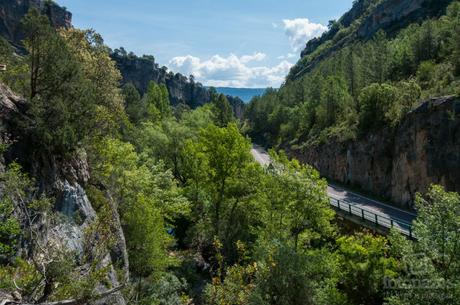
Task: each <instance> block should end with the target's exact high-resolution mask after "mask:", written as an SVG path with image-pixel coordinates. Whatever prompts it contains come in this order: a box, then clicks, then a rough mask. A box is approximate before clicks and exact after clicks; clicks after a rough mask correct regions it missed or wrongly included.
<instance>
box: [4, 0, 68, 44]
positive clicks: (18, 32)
mask: <svg viewBox="0 0 460 305" xmlns="http://www.w3.org/2000/svg"><path fill="white" fill-rule="evenodd" d="M33 7H35V8H38V9H39V10H40V11H41V12H42V13H43V14H45V15H47V16H48V17H49V19H50V21H51V24H52V25H53V26H54V27H56V28H58V27H65V28H69V27H71V26H72V14H71V13H70V12H68V11H67V10H66V9H65V8H63V7H60V6H59V5H57V4H56V3H54V2H52V1H44V0H2V1H1V2H0V36H2V37H4V38H6V39H7V40H8V41H9V42H10V43H11V44H13V45H14V46H16V47H18V46H20V45H21V41H22V40H23V39H24V34H23V31H22V29H21V22H20V21H21V20H22V18H23V17H24V16H25V15H26V14H27V12H28V11H29V9H31V8H33Z"/></svg>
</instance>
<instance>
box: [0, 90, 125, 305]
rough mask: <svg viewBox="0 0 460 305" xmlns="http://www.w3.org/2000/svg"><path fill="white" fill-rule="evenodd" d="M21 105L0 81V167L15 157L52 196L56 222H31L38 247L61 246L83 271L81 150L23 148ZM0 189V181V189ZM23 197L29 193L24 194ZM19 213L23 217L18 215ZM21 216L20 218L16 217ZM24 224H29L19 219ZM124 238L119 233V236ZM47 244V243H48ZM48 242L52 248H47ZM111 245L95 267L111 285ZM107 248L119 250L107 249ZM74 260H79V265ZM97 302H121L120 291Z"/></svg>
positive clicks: (87, 217)
mask: <svg viewBox="0 0 460 305" xmlns="http://www.w3.org/2000/svg"><path fill="white" fill-rule="evenodd" d="M26 107H27V102H26V101H25V100H24V99H22V98H20V97H19V96H17V95H16V94H14V93H13V92H12V91H11V90H10V89H9V88H7V87H6V86H5V85H3V84H1V83H0V136H1V137H0V143H1V142H2V141H3V138H4V137H5V136H7V137H8V138H9V142H10V143H11V144H10V147H9V149H8V151H7V152H6V153H5V154H4V156H3V155H0V172H3V171H4V170H5V168H6V166H7V165H8V164H9V163H11V162H13V161H14V162H18V163H20V164H21V166H22V167H23V168H24V169H25V170H27V171H28V172H29V174H30V176H31V177H32V178H33V179H34V180H35V181H36V183H37V187H38V191H39V192H40V193H44V194H46V195H47V196H48V197H50V198H53V199H54V200H55V201H54V204H53V213H55V214H56V215H58V216H59V217H58V219H59V221H53V222H49V223H48V222H47V223H46V224H45V222H42V221H40V222H39V223H36V224H34V225H33V226H36V231H37V232H38V233H37V236H36V237H35V239H36V240H37V242H38V243H41V244H42V245H45V246H43V247H41V248H43V249H45V250H47V251H52V250H49V249H56V248H57V249H65V251H69V252H70V253H73V254H75V257H76V264H77V265H78V266H79V267H81V268H82V270H84V269H85V268H86V265H85V264H88V262H85V263H82V262H81V260H82V258H83V257H88V256H89V257H91V255H92V253H91V251H92V249H88V246H87V245H86V243H87V240H88V239H87V236H86V234H87V229H88V228H89V227H90V226H92V225H93V224H94V223H95V222H96V221H97V217H98V215H97V214H96V212H95V210H94V209H93V206H92V204H91V202H90V201H89V199H88V197H87V195H86V192H85V186H86V184H87V183H88V179H89V177H90V173H89V167H88V164H87V159H86V154H85V152H84V151H80V152H79V153H77V154H75V155H74V156H73V157H66V158H62V157H60V156H50V155H37V154H31V153H30V150H29V149H28V145H27V139H26V138H24V137H22V135H21V132H20V129H18V128H16V127H17V126H16V125H15V123H14V121H15V118H17V117H18V116H22V115H23V113H24V111H23V109H25V108H26ZM1 188H2V185H1V182H0V190H1ZM27 196H33V195H32V194H27ZM14 204H15V206H16V209H15V210H18V211H20V210H21V208H19V205H20V204H19V203H14ZM24 218H25V217H24ZM19 219H22V217H19ZM22 225H23V226H24V227H28V226H29V227H30V224H22ZM121 239H122V241H121V242H122V243H124V237H121ZM48 246H49V247H48ZM51 246H52V247H51ZM112 250H118V249H107V252H106V254H105V257H104V258H103V260H102V261H101V262H100V266H101V268H106V267H107V269H108V273H107V279H106V280H107V282H108V283H110V286H111V287H117V286H119V284H120V283H119V281H118V276H117V274H116V272H115V270H114V268H113V266H112V261H113V260H123V259H122V258H121V257H111V255H110V253H111V251H112ZM30 251H31V249H29V245H27V244H24V245H22V249H21V251H20V252H22V253H27V254H26V255H30ZM112 252H119V253H120V252H123V251H121V250H119V251H112ZM80 264H83V265H82V266H81V265H80ZM96 289H97V290H98V292H99V293H104V292H105V291H107V290H108V288H107V286H106V285H103V284H101V285H99V286H98V287H96ZM98 304H107V305H109V304H117V305H124V304H126V302H125V300H124V298H123V296H122V295H121V294H120V293H119V292H118V293H114V294H111V295H110V296H109V297H106V298H105V299H102V300H101V301H99V302H98Z"/></svg>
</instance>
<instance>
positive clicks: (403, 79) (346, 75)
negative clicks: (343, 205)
mask: <svg viewBox="0 0 460 305" xmlns="http://www.w3.org/2000/svg"><path fill="white" fill-rule="evenodd" d="M428 2H429V1H428ZM448 2H449V3H450V5H447V4H448ZM382 10H383V11H382ZM392 10H393V11H392ZM391 11H392V12H393V13H390V12H391ZM404 13H407V14H408V16H415V17H417V18H415V17H413V19H410V18H409V17H408V16H406V17H407V18H409V19H407V18H405V17H404ZM409 13H410V14H409ZM459 13H460V6H459V2H458V1H434V2H433V1H431V2H429V3H425V2H423V1H415V0H404V1H357V2H355V4H354V7H353V9H352V10H351V11H350V12H349V13H347V14H346V15H344V17H342V18H341V19H339V21H337V22H334V23H331V29H330V31H329V32H327V33H325V34H324V35H323V36H322V38H320V39H317V40H314V41H312V42H309V43H308V44H307V49H306V51H305V52H304V53H303V57H302V59H301V60H300V61H299V63H298V64H297V65H296V66H295V67H294V68H293V70H292V71H291V74H290V75H289V76H288V78H287V80H286V83H285V84H284V86H283V87H282V88H281V89H280V90H279V91H269V92H268V93H266V94H265V95H264V96H263V97H261V98H256V99H254V100H253V101H252V103H251V104H250V105H249V106H248V107H247V112H246V117H247V120H248V130H249V134H250V135H251V136H252V137H253V138H254V139H256V140H258V141H261V142H264V143H266V144H268V145H270V146H275V147H280V148H285V149H289V150H294V151H297V152H296V155H303V153H302V152H304V153H305V155H309V156H310V157H309V158H307V159H308V161H309V162H311V163H315V164H321V163H322V164H326V163H327V162H326V160H323V159H322V158H324V156H325V155H322V154H318V155H315V154H314V151H321V147H322V145H324V144H327V143H343V145H342V144H340V145H336V150H335V151H331V152H330V153H329V154H328V156H329V158H333V156H341V157H340V158H343V162H341V163H340V162H339V163H337V164H341V165H340V166H341V167H342V168H339V167H337V164H333V161H334V160H330V163H329V164H328V165H327V167H320V168H319V169H320V170H322V171H323V172H324V174H325V175H326V174H327V175H329V176H330V177H331V178H336V179H337V180H339V181H341V182H344V183H352V184H356V186H358V187H363V188H365V189H366V190H367V191H369V192H373V193H375V194H378V195H382V196H384V197H387V198H392V199H393V200H395V201H397V202H399V203H401V204H406V203H408V202H410V201H412V200H413V199H414V194H415V192H417V191H422V192H423V191H425V190H426V188H427V186H428V185H429V184H430V183H433V182H442V183H444V185H445V186H447V187H449V188H450V189H452V190H457V191H458V189H457V188H458V185H455V184H452V183H448V182H446V181H444V177H445V176H447V175H448V173H447V172H442V173H436V174H435V173H433V172H432V171H430V170H429V168H431V167H433V166H435V165H434V164H433V163H430V162H432V160H433V159H430V158H428V159H425V160H426V162H425V163H424V164H420V166H423V167H425V169H423V168H418V170H419V171H426V172H428V173H429V174H428V175H427V178H426V179H425V181H424V183H422V185H418V186H415V185H413V183H412V182H411V181H406V180H404V181H402V182H400V181H398V180H397V179H396V180H392V178H391V176H392V174H391V172H392V171H395V175H398V171H400V175H401V176H403V174H402V172H403V171H404V168H399V167H398V166H399V163H398V162H397V161H396V159H397V156H396V152H395V148H394V146H393V144H392V143H393V142H397V141H398V137H399V136H400V132H401V131H400V130H399V129H398V128H400V127H401V125H402V124H403V123H404V121H405V119H406V116H407V114H408V113H409V112H410V111H412V110H413V109H415V108H417V107H418V106H419V105H420V104H421V103H422V102H423V101H425V100H427V99H430V98H434V97H440V96H445V95H456V94H459V88H460V82H459V76H460V62H459V58H460V57H459V54H460V20H459ZM398 14H399V15H400V17H399V19H398V18H396V17H395V18H394V19H395V21H394V22H396V24H398V25H400V26H398V27H396V26H391V24H393V23H391V22H383V21H384V20H389V19H391V18H390V17H391V16H393V17H394V16H397V15H398ZM389 16H390V17H389ZM422 17H423V18H422ZM353 18H354V19H353ZM388 18H389V19H388ZM400 19H401V20H400ZM366 20H373V21H375V22H371V21H366ZM403 21H404V22H403ZM408 21H411V23H408ZM379 22H381V25H382V26H381V28H380V29H379V27H378V25H379V24H380V23H379ZM401 22H402V23H401ZM376 27H377V28H376ZM361 29H365V30H366V31H365V32H366V33H368V34H369V35H368V34H366V35H364V34H363V35H361V34H360V33H361V32H362V31H364V30H361ZM341 33H342V34H341ZM342 36H343V37H342ZM338 37H342V38H340V39H339V38H338ZM344 41H345V42H344ZM305 67H309V68H308V69H305ZM299 71H303V72H301V73H300V74H299ZM296 75H297V76H296ZM454 104H455V102H454ZM454 109H456V107H454ZM444 114H445V115H444V116H442V115H441V117H443V120H444V122H443V123H440V124H450V123H448V122H451V121H450V120H454V121H458V116H457V115H456V114H455V112H454V113H453V114H452V115H451V116H449V115H447V113H446V112H444ZM455 126H456V125H455ZM382 130H386V132H385V135H386V136H384V137H383V138H380V141H379V143H380V144H381V146H382V147H383V146H384V147H385V148H383V149H382V154H381V155H384V156H385V157H388V159H389V160H390V161H389V162H390V163H395V166H393V167H392V166H390V167H389V166H387V164H386V163H384V162H386V161H385V160H388V159H387V158H379V157H378V156H377V155H373V154H372V152H371V150H370V149H365V150H363V151H362V152H358V151H356V150H353V149H351V147H352V145H353V143H357V141H359V142H360V143H365V142H366V141H369V145H368V147H370V143H372V140H371V139H372V137H373V135H375V134H381V131H382ZM454 130H455V129H454ZM454 130H452V131H453V133H452V134H451V136H450V137H453V138H452V139H453V140H452V141H453V142H452V147H457V146H458V141H457V140H456V138H455V136H454V135H455V134H456V133H455V131H454ZM366 139H367V140H366ZM443 139H444V138H443ZM448 139H450V138H449V137H448ZM428 141H430V140H429V139H428ZM434 142H436V143H440V142H442V139H434ZM384 143H389V144H388V145H386V146H385V145H384ZM449 143H450V142H449ZM372 147H373V146H372ZM421 147H422V148H423V149H422V150H423V151H415V150H414V149H415V147H414V146H412V145H408V144H406V145H405V146H403V147H400V148H398V149H399V150H400V151H403V152H404V153H405V154H407V155H409V156H412V159H417V158H422V159H423V156H424V155H427V154H429V151H427V149H429V146H426V145H425V146H423V145H422V146H421ZM443 148H444V147H443V146H437V147H435V149H437V152H439V151H442V149H443ZM353 152H354V153H353ZM379 156H380V155H379ZM315 158H317V160H315ZM451 158H453V159H455V158H458V156H457V157H456V156H451ZM352 159H354V160H368V161H366V162H368V163H366V166H367V167H368V169H367V170H359V169H356V168H352V166H353V162H352ZM455 160H457V161H458V159H455ZM454 162H455V161H454ZM350 164H351V165H350ZM350 166H351V168H350ZM343 168H345V169H343ZM446 170H447V169H446ZM334 171H335V172H336V173H337V174H333V172H334ZM340 173H342V174H340ZM412 174H413V173H410V174H409V175H412ZM372 175H376V176H378V178H376V179H379V180H384V179H387V181H385V183H384V185H385V186H386V187H383V188H382V187H381V186H382V183H380V182H378V181H377V180H375V179H374V178H373V177H372ZM359 176H361V177H359ZM350 177H352V178H350ZM400 183H403V188H402V189H401V185H399V184H400ZM394 188H398V191H395V189H394ZM393 192H394V193H393ZM408 194H409V195H408Z"/></svg>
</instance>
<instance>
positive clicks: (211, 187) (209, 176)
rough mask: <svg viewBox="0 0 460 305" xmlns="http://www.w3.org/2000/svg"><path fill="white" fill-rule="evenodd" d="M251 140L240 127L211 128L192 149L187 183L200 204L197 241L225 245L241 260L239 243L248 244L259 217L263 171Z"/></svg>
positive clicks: (229, 256) (227, 254) (226, 250)
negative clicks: (257, 197)
mask: <svg viewBox="0 0 460 305" xmlns="http://www.w3.org/2000/svg"><path fill="white" fill-rule="evenodd" d="M250 147H251V145H250V142H249V140H248V139H246V138H244V137H243V136H242V135H241V134H240V132H239V130H238V128H237V127H236V125H235V124H233V123H231V124H229V125H228V126H227V127H225V128H219V127H217V126H215V125H209V126H208V127H207V128H206V129H204V130H202V132H201V133H200V137H199V139H198V141H195V142H190V141H189V143H188V145H187V148H186V153H185V155H186V156H187V158H188V160H187V161H186V162H187V164H188V170H187V172H188V180H187V185H188V188H189V190H190V195H191V196H190V198H191V200H192V202H193V203H194V206H195V211H196V212H195V213H196V214H195V215H194V217H195V218H196V222H197V223H196V225H195V228H194V239H195V241H198V242H200V240H202V242H203V243H206V244H208V245H210V244H211V243H212V242H213V240H214V238H217V239H219V240H220V241H221V242H222V243H223V246H224V248H223V251H224V253H225V257H226V258H227V259H228V260H229V261H230V262H232V261H234V260H235V259H236V256H237V255H236V248H235V243H236V241H238V240H241V241H242V242H245V243H247V242H248V241H250V240H251V239H253V236H252V235H251V232H250V230H249V227H250V225H251V223H252V222H253V221H254V217H256V212H257V208H255V205H256V204H257V202H256V200H255V198H256V197H255V196H256V195H257V194H256V187H257V180H258V177H259V173H260V171H259V169H258V168H257V167H256V166H255V163H254V162H253V161H252V156H251V155H250V153H249V151H250Z"/></svg>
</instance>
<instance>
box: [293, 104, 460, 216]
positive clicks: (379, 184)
mask: <svg viewBox="0 0 460 305" xmlns="http://www.w3.org/2000/svg"><path fill="white" fill-rule="evenodd" d="M291 154H292V155H293V156H295V157H296V158H298V159H299V160H301V161H303V162H306V163H309V164H311V165H313V166H314V167H316V168H317V169H318V170H319V171H320V172H321V174H322V175H323V176H325V177H327V178H330V179H332V180H335V181H338V182H341V183H344V184H348V185H352V186H357V187H360V188H361V189H363V190H365V191H368V192H370V193H373V194H376V195H379V196H381V197H384V198H386V199H389V200H391V201H392V202H394V203H397V204H399V205H401V206H403V207H409V208H411V207H413V200H414V197H415V194H416V193H417V192H421V193H424V192H425V191H426V190H427V189H428V187H429V186H430V184H433V183H435V184H440V185H443V186H445V187H446V189H447V190H449V191H456V192H459V191H460V99H459V98H454V97H448V98H440V99H435V100H430V101H427V102H425V103H423V104H422V105H421V106H419V107H418V108H417V109H415V110H413V111H412V112H410V113H409V114H408V115H407V116H406V118H405V119H404V120H403V122H402V123H401V124H400V126H399V127H398V128H397V129H396V130H394V131H391V130H389V129H384V130H381V131H380V132H378V133H374V134H370V135H368V136H367V137H366V138H364V139H360V140H357V141H350V142H345V143H338V142H334V141H333V142H330V143H329V144H325V145H320V146H314V147H309V148H307V149H305V150H303V151H298V150H297V151H291Z"/></svg>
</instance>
